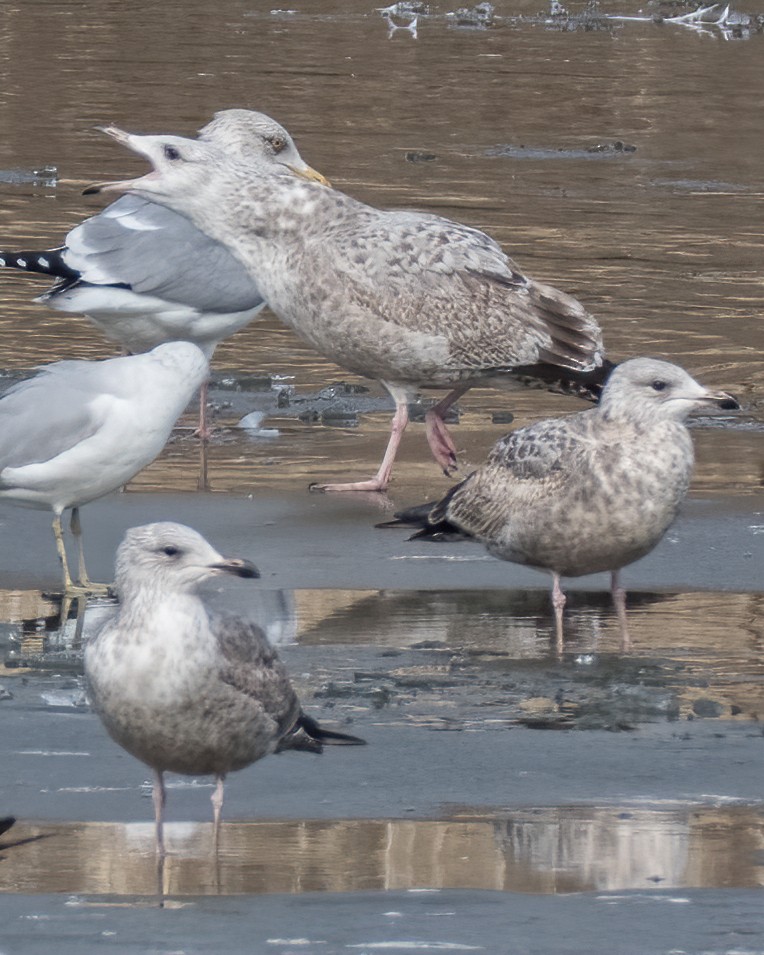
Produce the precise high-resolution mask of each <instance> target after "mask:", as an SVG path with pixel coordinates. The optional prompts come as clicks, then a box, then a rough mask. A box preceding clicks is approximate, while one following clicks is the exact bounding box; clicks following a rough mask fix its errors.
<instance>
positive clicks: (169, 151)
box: [164, 146, 180, 162]
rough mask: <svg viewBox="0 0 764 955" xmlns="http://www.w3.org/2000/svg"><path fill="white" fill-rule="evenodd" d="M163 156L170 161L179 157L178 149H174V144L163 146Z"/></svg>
mask: <svg viewBox="0 0 764 955" xmlns="http://www.w3.org/2000/svg"><path fill="white" fill-rule="evenodd" d="M164 158H165V159H169V160H170V161H171V162H172V161H173V160H175V159H180V150H178V149H176V148H175V147H174V146H165V147H164Z"/></svg>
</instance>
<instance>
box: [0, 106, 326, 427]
mask: <svg viewBox="0 0 764 955" xmlns="http://www.w3.org/2000/svg"><path fill="white" fill-rule="evenodd" d="M199 138H200V140H201V141H203V142H211V143H215V142H216V141H218V140H220V141H221V143H222V144H225V146H226V148H228V149H229V150H232V151H233V152H235V153H237V154H238V155H239V157H240V158H241V159H242V160H243V161H245V162H246V161H248V160H249V159H251V158H253V157H254V158H256V159H257V160H258V161H260V162H262V163H263V164H265V165H268V164H273V165H278V166H279V167H280V168H282V169H284V170H287V171H289V172H290V173H292V174H294V175H297V176H301V177H305V178H306V179H315V180H316V181H320V182H325V181H326V180H324V178H323V176H321V175H320V174H319V173H317V172H316V171H315V170H313V169H311V167H310V166H308V165H307V163H306V162H305V161H304V160H303V158H302V156H300V154H299V152H298V151H297V147H296V146H295V144H294V142H293V141H292V138H291V137H290V135H289V133H288V132H287V131H286V130H285V129H284V127H283V126H280V125H279V124H278V123H277V122H275V121H274V120H272V119H271V118H270V117H269V116H265V115H264V114H263V113H256V112H253V111H250V110H243V109H231V110H224V111H222V112H220V113H217V114H216V115H215V118H214V119H213V120H212V122H210V123H208V124H207V125H206V126H205V127H203V128H202V129H201V130H200V132H199ZM0 267H5V268H13V269H21V270H24V271H27V272H36V273H42V274H44V275H49V276H53V277H54V278H55V279H56V280H57V281H56V282H55V284H54V285H53V286H52V288H50V289H49V290H48V291H47V292H45V293H44V294H43V295H41V296H40V297H39V298H38V299H37V301H39V302H43V303H45V304H47V305H50V307H51V308H55V309H57V310H58V311H61V312H74V313H82V314H84V315H86V316H87V317H88V318H89V319H90V320H91V321H92V322H93V324H94V325H95V326H96V327H97V328H98V329H99V330H100V331H101V332H102V333H103V334H104V335H105V336H106V338H108V339H110V340H111V341H114V342H117V343H118V344H120V345H121V346H123V347H124V348H125V349H127V351H128V352H130V353H132V354H135V353H137V352H143V351H148V350H150V349H152V348H155V347H156V346H157V345H161V344H162V343H163V342H168V341H189V342H193V343H194V344H195V345H198V346H199V348H201V349H202V351H203V352H204V354H205V356H206V358H207V360H208V361H210V360H211V359H212V354H213V352H214V351H215V348H216V347H217V345H218V344H219V343H220V342H221V341H222V340H223V339H224V338H227V337H228V336H229V335H232V334H233V333H234V332H236V331H238V330H239V329H240V328H243V327H244V326H245V325H247V324H248V323H249V322H250V321H252V319H253V318H254V317H255V316H256V315H257V314H258V313H259V312H260V311H261V310H262V309H263V308H264V307H265V301H264V299H263V297H262V295H261V294H260V291H259V289H258V287H257V284H256V283H255V281H254V279H253V278H252V276H251V275H250V273H249V271H248V270H247V269H246V268H245V267H244V265H243V264H242V263H241V262H240V261H239V259H237V258H236V256H234V255H233V254H232V253H231V252H230V251H229V250H228V249H227V248H226V247H225V246H224V245H221V243H219V242H216V241H215V240H214V239H212V238H210V237H209V236H208V235H206V234H205V233H204V232H201V231H199V229H197V228H196V226H194V225H193V224H192V223H191V221H190V220H189V219H187V218H186V217H185V216H182V215H179V214H178V213H176V212H173V211H172V209H168V208H167V207H166V206H163V205H160V204H159V203H156V202H152V201H151V200H148V199H142V198H139V197H138V196H123V197H122V198H120V199H118V200H117V201H116V202H114V203H112V204H111V205H110V206H108V207H107V208H106V209H104V210H103V212H100V213H99V214H98V215H95V216H92V217H91V218H89V219H86V220H85V221H84V222H81V223H80V224H79V225H78V226H76V227H75V228H74V229H72V231H71V232H69V234H68V235H67V236H66V239H65V242H64V244H63V245H62V246H59V247H58V248H55V249H47V250H45V251H26V252H7V251H0ZM205 409H206V382H205V386H204V387H203V388H202V393H201V396H200V415H201V420H200V429H199V430H200V432H201V433H202V434H203V435H204V434H205V433H206V430H207V428H206V420H204V412H205Z"/></svg>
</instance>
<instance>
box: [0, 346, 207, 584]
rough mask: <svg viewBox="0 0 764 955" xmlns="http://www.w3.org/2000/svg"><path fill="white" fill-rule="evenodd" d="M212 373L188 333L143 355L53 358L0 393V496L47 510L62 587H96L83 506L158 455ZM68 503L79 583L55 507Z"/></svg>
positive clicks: (132, 475) (62, 509)
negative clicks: (87, 556) (87, 564)
mask: <svg viewBox="0 0 764 955" xmlns="http://www.w3.org/2000/svg"><path fill="white" fill-rule="evenodd" d="M208 374H209V365H208V363H207V359H206V358H205V357H204V355H203V354H202V352H201V351H200V349H199V348H197V347H196V345H193V344H191V343H190V342H167V343H165V344H164V345H158V346H157V347H156V348H154V349H153V350H152V351H150V352H148V353H146V354H142V355H131V356H128V357H125V358H109V359H107V360H106V361H59V362H55V363H53V364H51V365H45V366H43V367H42V368H41V370H40V372H39V373H38V374H37V375H36V376H35V377H34V378H30V379H28V380H26V381H22V382H20V383H19V384H17V385H14V386H13V387H12V388H10V389H9V390H8V391H7V392H6V393H5V394H4V395H2V397H0V499H7V500H10V501H13V502H14V503H17V504H23V505H26V506H29V507H37V508H49V509H50V510H51V511H53V533H54V535H55V538H56V548H57V551H58V555H59V557H60V559H61V564H62V567H63V575H64V587H65V590H66V592H67V593H77V592H88V593H92V592H94V591H95V590H99V589H101V585H97V584H93V583H92V581H91V580H90V578H89V577H88V574H87V570H86V568H85V560H84V555H83V548H82V534H81V528H80V520H79V509H80V507H81V506H82V505H83V504H87V503H88V502H89V501H94V500H95V499H96V498H99V497H103V495H104V494H108V493H110V492H111V491H114V490H116V489H117V488H118V487H120V486H121V485H123V484H125V483H126V482H127V481H129V480H130V479H131V478H133V477H135V475H136V474H137V473H138V472H139V471H140V470H141V469H142V468H144V467H146V465H147V464H149V463H150V462H151V461H153V460H154V458H155V457H156V456H157V455H158V454H159V452H160V451H161V450H162V448H163V447H164V446H165V443H166V442H167V439H168V438H169V437H170V433H171V431H172V427H173V425H174V424H175V422H176V421H177V419H178V417H179V416H180V415H181V414H182V413H183V411H184V410H185V408H186V406H187V405H188V403H189V401H190V400H191V399H192V398H193V396H194V392H195V391H196V390H197V388H199V387H200V386H201V384H202V383H203V382H204V381H205V380H206V378H207V375H208ZM67 508H71V509H72V524H71V526H72V532H73V533H74V535H75V538H76V540H77V545H78V555H79V584H80V586H79V587H78V586H75V585H74V583H73V581H72V577H71V574H70V573H69V567H68V564H67V560H66V549H65V547H64V541H63V535H62V531H61V515H62V513H63V512H64V511H65V510H66V509H67Z"/></svg>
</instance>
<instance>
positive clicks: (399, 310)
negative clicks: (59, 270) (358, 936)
mask: <svg viewBox="0 0 764 955" xmlns="http://www.w3.org/2000/svg"><path fill="white" fill-rule="evenodd" d="M105 131H106V132H107V133H109V135H111V136H113V137H114V138H115V139H117V140H118V141H119V142H121V143H123V144H124V145H126V146H128V147H130V148H131V149H133V150H135V151H136V152H138V153H140V154H141V155H142V156H145V157H146V158H147V159H148V160H149V161H150V162H151V163H152V166H153V167H154V168H153V171H152V172H151V173H149V174H148V175H146V176H143V177H141V178H139V179H134V180H129V181H124V182H119V183H101V184H97V185H94V186H91V187H89V189H88V190H86V192H100V191H104V192H107V191H115V192H130V193H132V194H134V195H138V196H140V197H142V198H147V199H153V200H155V201H157V202H161V203H163V204H166V205H167V206H169V207H170V208H172V209H174V210H175V211H177V212H180V213H181V214H183V215H185V216H187V217H188V218H189V219H191V221H192V222H193V223H194V224H195V225H196V226H197V228H199V229H201V230H202V231H203V232H205V233H207V234H208V235H210V236H211V237H213V238H214V239H216V240H217V241H219V242H221V243H223V244H224V245H226V246H227V247H228V248H230V250H231V251H232V252H233V253H234V254H235V255H236V256H237V257H238V258H239V259H240V261H241V262H242V263H243V264H244V265H245V266H246V267H247V269H248V271H249V273H250V275H251V276H252V278H253V280H254V281H255V283H256V285H257V287H258V288H259V290H260V292H261V293H262V295H263V296H264V297H265V299H266V301H267V302H268V304H269V306H270V307H271V309H272V310H273V311H274V312H275V313H276V314H277V315H278V316H279V318H281V319H282V321H284V322H285V323H286V324H287V325H289V326H291V327H292V328H293V329H294V330H295V331H296V332H297V333H298V334H299V335H300V336H301V337H302V338H304V339H305V340H306V341H307V342H309V343H310V344H311V345H313V347H315V348H316V349H317V350H318V351H319V352H321V353H322V354H324V355H326V356H327V357H329V358H330V359H331V360H332V361H335V362H336V363H337V364H339V365H341V366H343V367H344V368H347V369H348V370H350V371H352V372H355V373H356V374H359V375H364V376H366V377H369V378H376V379H378V380H380V381H381V382H382V383H383V384H384V386H385V387H386V388H387V390H388V391H389V392H390V394H391V395H392V397H393V399H394V400H395V405H396V412H395V417H394V418H393V423H392V430H391V436H390V441H389V443H388V446H387V450H386V452H385V455H384V458H383V460H382V463H381V465H380V467H379V470H378V472H377V474H376V475H375V476H374V477H373V478H372V479H371V480H368V481H361V482H355V483H349V484H326V485H323V489H325V490H372V491H379V490H384V489H385V488H386V487H387V485H388V483H389V481H390V476H391V473H392V467H393V462H394V459H395V455H396V452H397V449H398V445H399V443H400V438H401V435H402V433H403V431H404V429H405V427H406V425H407V422H408V410H407V403H408V401H409V400H410V398H411V397H412V395H413V394H414V393H415V392H416V391H417V390H418V389H420V388H422V387H426V388H440V389H446V390H447V391H448V393H447V394H446V396H445V397H444V398H443V399H442V400H441V401H440V402H439V403H438V404H437V405H436V406H435V407H434V408H432V409H431V410H430V411H429V412H428V414H427V416H426V433H427V438H428V441H429V444H430V447H431V449H432V451H433V454H434V456H435V458H436V460H437V461H438V463H439V464H440V465H441V467H442V468H443V469H444V471H446V473H450V472H451V471H452V470H454V469H455V467H456V448H455V446H454V443H453V441H452V439H451V437H450V435H449V434H448V431H447V429H446V426H445V424H444V421H443V416H444V414H445V412H446V411H447V410H448V408H449V407H450V406H451V405H452V404H453V402H454V401H456V400H457V398H458V397H459V396H461V395H463V394H464V393H465V392H466V391H467V390H468V389H469V388H471V387H472V386H473V385H477V384H488V383H492V382H496V381H497V380H502V381H507V380H515V381H518V380H519V381H522V382H526V383H527V382H533V383H543V384H546V385H549V386H550V387H553V388H559V389H560V390H563V391H568V390H570V391H573V392H576V393H579V394H581V395H583V396H585V397H590V398H592V399H594V400H596V396H597V395H598V393H599V391H600V389H601V386H602V384H603V382H604V380H605V378H606V376H607V374H608V372H609V370H610V368H611V367H612V366H611V364H610V363H609V362H608V361H607V360H606V359H605V358H604V356H603V346H602V338H601V333H600V329H599V327H598V325H597V323H596V321H595V320H594V318H593V317H592V316H591V315H589V313H588V312H587V311H586V310H585V309H584V308H583V306H582V305H581V304H580V303H579V302H577V301H576V300H575V299H574V298H571V297H570V296H569V295H566V294H565V293H563V292H560V291H558V290H557V289H554V288H552V287H551V286H548V285H544V284H542V283H540V282H536V281H534V280H532V279H529V278H527V277H526V276H524V275H523V274H522V273H521V272H520V271H519V269H518V268H517V266H516V265H515V264H514V263H513V262H512V261H511V260H510V259H509V258H508V257H507V256H506V255H505V254H504V253H503V252H502V250H501V248H500V247H499V246H498V244H497V243H496V242H494V241H493V239H491V238H489V237H488V236H487V235H485V234H484V233H482V232H479V231H477V230H476V229H471V228H469V227H467V226H464V225H460V224H459V223H456V222H451V221H449V220H447V219H443V218H440V217H438V216H434V215H428V214H424V213H419V212H406V211H384V210H380V209H375V208H373V207H371V206H368V205H365V204H364V203H361V202H358V201H356V200H355V199H352V198H350V197H349V196H347V195H344V194H343V193H341V192H338V191H336V190H334V189H328V188H326V187H325V186H323V185H321V184H320V183H316V182H307V181H305V180H304V179H298V178H296V177H294V176H291V175H289V174H288V173H286V172H285V171H284V170H282V169H280V168H279V167H278V166H275V165H274V164H266V163H264V162H262V161H259V160H257V159H252V161H250V162H247V163H244V162H242V160H241V157H240V156H239V154H238V153H237V151H236V150H235V149H233V148H229V147H228V146H227V145H226V144H225V143H224V141H223V136H220V137H218V138H217V139H216V141H215V143H211V142H199V141H195V140H188V139H182V138H180V137H168V136H138V135H133V134H130V133H125V132H123V131H121V130H119V129H117V128H116V127H113V126H112V127H109V128H108V129H106V130H105Z"/></svg>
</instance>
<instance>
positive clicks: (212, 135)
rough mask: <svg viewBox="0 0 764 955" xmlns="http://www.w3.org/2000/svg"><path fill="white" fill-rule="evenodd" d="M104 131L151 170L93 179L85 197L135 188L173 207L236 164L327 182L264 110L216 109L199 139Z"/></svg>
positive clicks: (111, 128)
mask: <svg viewBox="0 0 764 955" xmlns="http://www.w3.org/2000/svg"><path fill="white" fill-rule="evenodd" d="M101 129H102V131H103V132H105V133H106V134H107V135H109V136H111V138H112V139H115V140H116V141H117V142H118V143H120V144H121V145H123V146H127V148H128V149H132V150H133V152H136V153H138V155H140V156H143V157H144V158H145V159H147V160H148V161H149V162H150V163H151V165H152V167H153V168H152V171H151V172H149V173H147V174H146V175H145V176H140V177H138V178H137V179H126V180H121V181H119V182H100V183H94V184H93V185H92V186H88V187H87V188H86V189H85V190H83V195H92V194H94V193H100V192H128V191H129V192H132V193H134V194H136V195H140V196H144V197H145V198H147V199H156V200H158V201H159V202H164V203H165V204H166V205H169V206H171V207H172V206H173V202H172V199H173V197H176V196H180V197H183V196H186V197H187V196H189V195H194V196H202V195H204V193H205V187H206V186H208V185H209V181H210V172H211V170H213V169H216V170H220V169H221V168H224V167H226V166H227V165H229V164H231V163H233V164H234V165H235V166H239V167H240V170H239V174H240V175H241V174H242V173H243V175H244V176H245V177H246V173H247V172H248V171H257V172H262V173H273V174H278V173H280V172H283V173H284V174H285V175H287V174H291V175H295V176H297V177H299V178H301V179H306V180H308V181H310V182H318V183H321V184H322V185H325V186H328V185H329V182H328V180H326V179H325V178H324V177H323V176H322V175H321V173H319V172H317V171H316V170H315V169H313V168H312V167H311V166H309V165H308V164H307V163H306V162H305V161H304V160H303V159H302V157H301V156H300V154H299V153H298V152H297V148H296V147H295V145H294V143H293V142H292V139H291V137H290V136H289V133H287V131H286V130H285V129H284V128H283V127H282V126H279V124H278V123H276V122H275V121H274V120H272V119H270V118H269V117H267V116H264V115H263V114H262V113H253V112H250V111H249V110H224V111H223V112H221V113H216V114H215V118H214V119H213V120H212V122H211V123H208V125H207V126H205V127H204V128H203V129H202V130H201V132H200V136H199V139H187V138H185V137H184V136H170V135H160V136H155V135H144V136H142V135H138V134H137V133H127V132H125V131H124V130H122V129H119V128H118V127H116V126H103V127H101Z"/></svg>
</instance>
